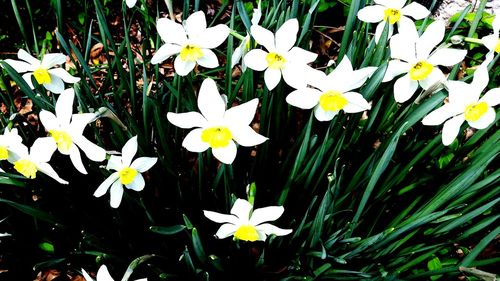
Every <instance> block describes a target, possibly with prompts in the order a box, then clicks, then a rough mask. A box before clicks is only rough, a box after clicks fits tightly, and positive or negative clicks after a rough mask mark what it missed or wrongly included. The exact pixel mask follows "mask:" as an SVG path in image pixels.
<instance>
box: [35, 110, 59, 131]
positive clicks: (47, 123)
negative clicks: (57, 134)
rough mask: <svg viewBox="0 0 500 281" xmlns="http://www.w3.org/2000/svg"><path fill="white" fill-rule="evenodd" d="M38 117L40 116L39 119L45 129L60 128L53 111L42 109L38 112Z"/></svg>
mask: <svg viewBox="0 0 500 281" xmlns="http://www.w3.org/2000/svg"><path fill="white" fill-rule="evenodd" d="M38 117H39V118H40V121H41V122H42V124H43V126H44V127H45V129H46V130H47V131H50V130H57V129H60V127H59V126H60V124H59V120H57V117H56V116H55V115H54V113H52V112H50V111H47V110H42V111H40V113H39V114H38Z"/></svg>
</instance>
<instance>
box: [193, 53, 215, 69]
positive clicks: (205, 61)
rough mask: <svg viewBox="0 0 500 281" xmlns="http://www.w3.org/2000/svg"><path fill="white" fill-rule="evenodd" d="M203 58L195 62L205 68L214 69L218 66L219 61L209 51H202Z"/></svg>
mask: <svg viewBox="0 0 500 281" xmlns="http://www.w3.org/2000/svg"><path fill="white" fill-rule="evenodd" d="M202 52H203V56H202V57H201V58H199V59H198V60H197V61H196V62H197V63H198V64H199V65H201V66H203V67H206V68H216V67H217V66H219V60H218V59H217V56H216V55H215V53H214V52H212V51H211V50H209V49H202Z"/></svg>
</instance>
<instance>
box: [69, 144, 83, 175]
mask: <svg viewBox="0 0 500 281" xmlns="http://www.w3.org/2000/svg"><path fill="white" fill-rule="evenodd" d="M69 159H71V163H73V166H75V168H76V169H77V170H78V172H80V173H82V174H84V175H86V174H87V170H85V166H83V163H82V157H81V156H80V150H79V149H78V147H76V145H75V144H72V145H71V147H70V149H69Z"/></svg>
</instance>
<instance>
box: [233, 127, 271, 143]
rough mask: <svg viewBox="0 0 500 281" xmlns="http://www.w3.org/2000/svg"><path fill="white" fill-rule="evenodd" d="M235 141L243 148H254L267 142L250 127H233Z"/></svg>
mask: <svg viewBox="0 0 500 281" xmlns="http://www.w3.org/2000/svg"><path fill="white" fill-rule="evenodd" d="M230 130H231V133H232V134H233V139H234V140H235V141H236V142H237V143H238V144H239V145H241V146H246V147H250V146H254V145H258V144H261V143H263V142H265V141H266V140H267V138H266V137H264V136H263V135H260V134H258V133H257V132H255V131H254V130H253V129H252V128H251V127H250V126H239V127H236V126H235V127H231V129H230Z"/></svg>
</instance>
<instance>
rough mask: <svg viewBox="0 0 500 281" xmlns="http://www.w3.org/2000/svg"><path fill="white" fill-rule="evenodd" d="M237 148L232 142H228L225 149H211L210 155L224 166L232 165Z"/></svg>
mask: <svg viewBox="0 0 500 281" xmlns="http://www.w3.org/2000/svg"><path fill="white" fill-rule="evenodd" d="M236 153H237V148H236V144H235V143H234V141H232V140H231V141H229V144H228V145H227V146H226V147H222V148H212V154H213V155H214V157H215V158H217V159H218V160H219V161H221V162H222V163H224V164H232V163H233V161H234V159H235V158H236Z"/></svg>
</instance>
